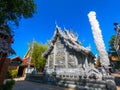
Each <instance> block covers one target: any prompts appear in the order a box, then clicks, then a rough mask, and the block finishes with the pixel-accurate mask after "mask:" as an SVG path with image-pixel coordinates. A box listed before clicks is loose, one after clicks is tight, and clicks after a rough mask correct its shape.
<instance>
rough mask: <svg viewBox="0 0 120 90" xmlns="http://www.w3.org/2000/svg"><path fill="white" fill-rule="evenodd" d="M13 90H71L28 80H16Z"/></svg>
mask: <svg viewBox="0 0 120 90" xmlns="http://www.w3.org/2000/svg"><path fill="white" fill-rule="evenodd" d="M13 90H72V89H66V88H63V87H57V86H52V85H46V84H40V83H35V82H29V81H16V84H15V85H14V87H13Z"/></svg>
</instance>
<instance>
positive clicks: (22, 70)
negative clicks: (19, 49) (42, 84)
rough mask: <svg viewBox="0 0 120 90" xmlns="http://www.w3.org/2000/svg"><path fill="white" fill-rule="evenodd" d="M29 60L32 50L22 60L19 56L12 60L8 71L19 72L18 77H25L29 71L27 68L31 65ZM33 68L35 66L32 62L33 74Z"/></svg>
mask: <svg viewBox="0 0 120 90" xmlns="http://www.w3.org/2000/svg"><path fill="white" fill-rule="evenodd" d="M29 59H30V49H28V51H27V52H26V54H25V55H24V58H21V57H19V56H16V57H14V58H11V59H10V64H9V67H8V70H17V71H18V74H17V76H18V77H24V76H25V74H26V73H27V71H28V70H27V67H28V64H29ZM33 67H34V66H33V64H32V63H31V62H30V70H31V72H32V71H33Z"/></svg>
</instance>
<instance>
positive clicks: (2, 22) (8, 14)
mask: <svg viewBox="0 0 120 90" xmlns="http://www.w3.org/2000/svg"><path fill="white" fill-rule="evenodd" d="M35 11H36V5H35V3H34V0H0V26H2V27H3V26H5V27H6V28H7V29H8V31H9V30H10V25H11V24H12V25H15V26H18V25H19V20H20V19H21V18H29V17H32V16H33V13H35Z"/></svg>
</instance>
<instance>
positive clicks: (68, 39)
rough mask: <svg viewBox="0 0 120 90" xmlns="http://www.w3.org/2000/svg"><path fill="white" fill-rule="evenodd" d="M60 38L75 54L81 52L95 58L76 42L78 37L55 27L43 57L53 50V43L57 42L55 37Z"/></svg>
mask: <svg viewBox="0 0 120 90" xmlns="http://www.w3.org/2000/svg"><path fill="white" fill-rule="evenodd" d="M58 36H59V37H61V38H62V39H63V41H64V43H65V45H66V46H68V47H69V48H70V49H74V50H75V51H76V52H82V53H83V54H85V55H91V56H92V57H95V56H94V54H93V53H92V52H91V50H90V47H86V48H85V47H83V46H82V44H81V42H79V41H78V36H77V35H75V34H74V32H73V31H70V32H69V31H68V30H67V29H65V30H64V31H62V30H61V28H60V27H58V26H56V31H55V33H54V35H53V38H52V40H51V41H50V42H49V44H50V46H49V48H48V50H47V51H46V52H45V53H44V54H43V57H47V56H48V55H49V54H50V52H51V51H52V49H53V48H54V43H55V42H56V40H57V37H58Z"/></svg>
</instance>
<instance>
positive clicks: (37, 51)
mask: <svg viewBox="0 0 120 90" xmlns="http://www.w3.org/2000/svg"><path fill="white" fill-rule="evenodd" d="M46 49H47V45H44V44H41V43H38V42H36V41H34V45H33V52H32V63H33V65H34V67H35V68H36V69H37V70H38V71H42V70H43V69H44V66H45V63H46V59H45V58H43V57H42V54H43V53H44V52H45V50H46Z"/></svg>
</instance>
